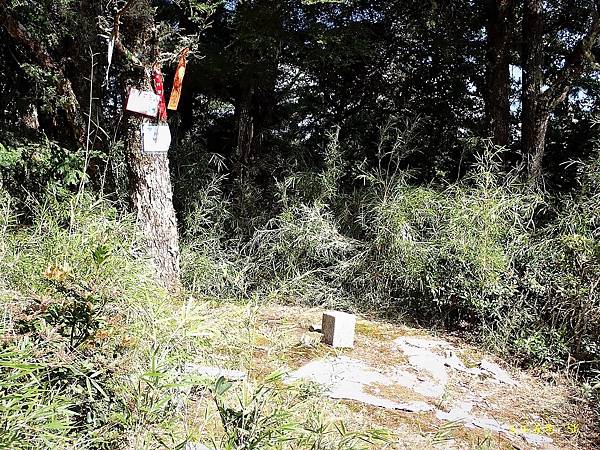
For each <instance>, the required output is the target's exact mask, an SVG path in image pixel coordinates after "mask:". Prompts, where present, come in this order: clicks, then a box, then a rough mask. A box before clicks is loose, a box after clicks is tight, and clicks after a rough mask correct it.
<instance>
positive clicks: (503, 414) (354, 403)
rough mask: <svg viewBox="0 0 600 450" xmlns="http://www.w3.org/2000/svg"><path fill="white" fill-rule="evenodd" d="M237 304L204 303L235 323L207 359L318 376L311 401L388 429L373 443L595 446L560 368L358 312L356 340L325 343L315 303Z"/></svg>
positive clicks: (257, 371)
mask: <svg viewBox="0 0 600 450" xmlns="http://www.w3.org/2000/svg"><path fill="white" fill-rule="evenodd" d="M243 308H244V307H241V306H234V305H222V306H220V307H219V308H218V309H217V310H212V311H211V316H212V317H214V318H215V320H216V321H220V320H223V321H225V320H226V321H227V326H228V327H229V329H231V330H234V329H235V330H236V331H235V333H233V332H232V333H230V334H227V333H224V334H223V337H222V340H221V343H222V344H221V346H220V348H213V351H214V352H213V353H212V355H211V357H210V358H211V361H209V362H210V363H211V364H212V365H218V366H219V367H226V368H229V369H242V370H243V371H245V372H246V373H247V374H248V378H249V380H250V381H257V382H260V380H261V379H263V378H264V377H265V376H266V375H267V374H269V373H271V372H272V371H274V370H277V369H282V368H283V369H284V370H286V372H287V373H288V377H287V380H288V382H289V383H292V382H307V383H315V384H319V385H320V387H321V389H322V391H321V392H322V394H321V395H322V396H323V397H322V400H320V401H319V402H320V403H319V405H320V406H321V407H322V408H323V409H324V410H326V411H327V413H328V414H329V415H331V416H333V417H335V418H337V419H340V420H343V421H344V423H345V424H346V425H347V427H348V428H351V429H357V430H364V429H377V428H384V429H386V430H388V431H389V432H390V436H391V439H390V442H389V444H385V445H379V444H378V445H377V446H376V447H374V448H387V449H412V450H416V449H440V448H443V449H597V448H600V436H599V435H598V432H597V431H598V430H597V429H596V428H595V425H594V415H593V413H592V411H591V408H590V405H589V404H586V402H585V401H584V400H582V399H581V398H580V395H579V393H578V391H577V388H576V387H575V385H574V384H573V383H570V382H569V381H568V380H567V379H565V378H564V377H562V376H560V375H557V374H549V376H547V377H544V379H542V378H540V377H537V376H534V375H533V374H531V373H528V372H526V371H523V370H519V369H515V368H513V367H511V366H510V364H508V363H507V362H506V361H502V360H501V359H499V358H497V357H495V356H493V355H490V354H486V353H485V352H484V351H482V350H481V349H479V348H477V347H475V346H473V345H470V344H467V343H465V342H464V341H462V340H461V339H460V338H457V337H455V336H449V335H444V334H437V335H435V336H434V335H432V334H430V333H429V332H427V331H426V330H420V329H415V328H410V327H406V326H401V325H393V324H388V323H382V322H378V321H372V320H366V319H364V318H359V320H358V322H357V327H356V341H355V347H354V348H353V349H344V350H340V349H333V348H331V347H329V346H327V345H325V344H322V343H320V334H319V333H316V332H311V331H310V328H311V326H318V325H320V320H321V314H322V313H323V310H322V309H308V308H302V307H293V306H292V307H290V306H260V307H252V308H247V307H246V309H243ZM232 317H235V318H236V319H233V320H232ZM239 330H243V332H242V333H240V331H239ZM311 368H312V369H314V370H312V369H311ZM332 397H335V398H332Z"/></svg>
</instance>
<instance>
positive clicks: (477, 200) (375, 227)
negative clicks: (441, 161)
mask: <svg viewBox="0 0 600 450" xmlns="http://www.w3.org/2000/svg"><path fill="white" fill-rule="evenodd" d="M496 157H497V155H495V154H487V155H484V156H483V157H482V158H481V159H480V161H479V164H478V165H477V166H476V167H475V169H474V172H473V173H472V175H470V176H468V177H466V178H465V179H464V180H462V181H461V182H460V183H456V184H453V185H449V186H447V187H446V188H444V189H443V190H439V189H436V188H435V187H413V186H410V185H409V184H407V183H406V182H405V181H404V180H400V181H398V182H396V183H395V184H393V185H391V186H389V185H386V189H385V190H384V191H383V192H378V195H377V196H376V197H375V200H374V201H373V206H372V207H371V209H370V210H368V211H367V212H366V213H364V215H363V217H362V218H361V220H362V222H363V223H364V224H365V229H366V232H367V236H368V239H369V241H370V250H369V255H368V257H367V258H366V259H365V260H364V266H363V268H362V269H363V272H364V273H365V274H366V277H367V279H366V280H365V279H364V278H362V279H361V278H359V279H358V280H359V281H360V283H361V285H360V286H358V288H359V289H369V290H370V291H371V292H369V294H370V297H371V298H372V299H373V301H374V302H375V305H374V306H376V304H377V301H378V300H377V299H379V298H384V299H385V298H393V299H396V303H397V304H396V305H395V306H396V307H398V308H399V309H411V310H412V311H413V314H417V315H419V316H423V317H432V316H438V317H440V316H441V317H442V318H444V319H446V320H447V321H448V320H451V321H452V322H456V321H458V320H459V319H467V320H469V321H471V322H480V321H487V320H492V321H493V320H496V319H497V318H499V315H500V314H501V311H502V308H503V307H504V304H505V303H506V302H507V301H509V300H510V299H511V298H512V297H513V296H514V295H515V292H516V287H517V284H516V279H515V273H514V258H515V256H516V255H517V254H518V252H519V251H520V250H521V249H522V248H523V246H525V245H527V244H528V233H529V231H530V223H531V219H532V216H533V214H534V211H535V208H536V206H537V205H538V204H539V202H540V200H539V199H538V198H537V197H535V196H532V195H529V194H527V193H526V191H525V189H523V188H522V187H521V186H520V185H519V183H518V179H517V178H516V177H515V176H514V175H513V174H502V173H501V172H500V170H499V167H498V164H497V163H496V161H497V160H496ZM452 322H451V323H452Z"/></svg>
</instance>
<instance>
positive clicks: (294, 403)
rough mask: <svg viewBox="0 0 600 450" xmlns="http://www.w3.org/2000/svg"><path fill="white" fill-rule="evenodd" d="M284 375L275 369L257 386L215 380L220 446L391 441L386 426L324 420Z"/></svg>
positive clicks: (258, 449)
mask: <svg viewBox="0 0 600 450" xmlns="http://www.w3.org/2000/svg"><path fill="white" fill-rule="evenodd" d="M283 376H284V372H282V371H276V372H273V373H272V374H270V375H268V376H267V377H266V378H265V379H264V381H262V382H261V383H260V384H258V385H256V386H251V385H250V384H244V385H242V386H241V387H237V388H236V386H234V384H233V383H231V382H229V381H227V380H225V378H223V377H220V378H219V379H218V380H217V381H216V383H215V385H214V386H213V387H212V388H211V393H212V395H213V398H214V401H215V404H216V407H217V410H218V412H219V416H220V418H221V422H222V424H223V428H224V430H225V436H224V438H223V441H222V442H221V443H220V444H219V448H221V449H223V450H267V449H285V448H303V449H311V450H325V449H336V450H350V449H361V448H371V447H372V446H377V445H383V444H385V443H387V442H388V441H389V439H390V435H389V433H388V432H387V431H385V430H371V431H367V432H351V431H349V430H347V429H346V427H345V425H344V424H343V422H329V423H327V422H326V421H324V420H323V418H322V417H321V416H320V415H319V413H318V411H315V410H306V409H305V408H306V404H305V401H306V397H305V395H307V391H305V390H304V389H302V387H298V386H296V387H290V386H285V385H283V384H282V378H283ZM232 391H235V392H232ZM290 446H291V447H290Z"/></svg>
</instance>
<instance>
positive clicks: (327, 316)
mask: <svg viewBox="0 0 600 450" xmlns="http://www.w3.org/2000/svg"><path fill="white" fill-rule="evenodd" d="M355 327H356V316H355V315H354V314H348V313H345V312H341V311H327V312H325V313H323V321H322V324H321V329H322V331H323V342H324V343H326V344H329V345H331V346H332V347H334V348H351V347H354V328H355Z"/></svg>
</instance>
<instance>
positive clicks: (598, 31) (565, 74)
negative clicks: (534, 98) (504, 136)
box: [542, 0, 600, 110]
mask: <svg viewBox="0 0 600 450" xmlns="http://www.w3.org/2000/svg"><path fill="white" fill-rule="evenodd" d="M598 41H600V0H596V13H595V14H594V19H593V21H592V25H591V26H590V29H589V30H588V32H587V33H586V35H585V36H584V37H583V38H582V39H581V40H580V41H579V42H578V43H577V45H576V46H575V48H574V49H573V51H572V52H571V53H569V54H568V55H567V56H566V58H565V65H564V66H563V68H562V69H561V70H560V71H559V72H558V74H557V75H556V78H555V79H554V80H553V81H552V82H551V83H550V88H549V89H548V90H546V91H545V92H544V93H543V94H542V101H543V105H544V106H545V107H546V108H547V109H548V110H552V109H554V108H555V107H556V106H557V105H558V104H559V103H561V102H562V101H564V100H565V98H566V97H567V95H568V93H569V90H570V89H571V85H572V84H573V81H574V80H575V79H577V78H578V77H579V76H580V75H581V74H582V73H583V71H584V70H585V66H586V62H590V61H591V62H594V61H595V58H594V57H593V55H592V48H593V47H594V45H596V43H598Z"/></svg>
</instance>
